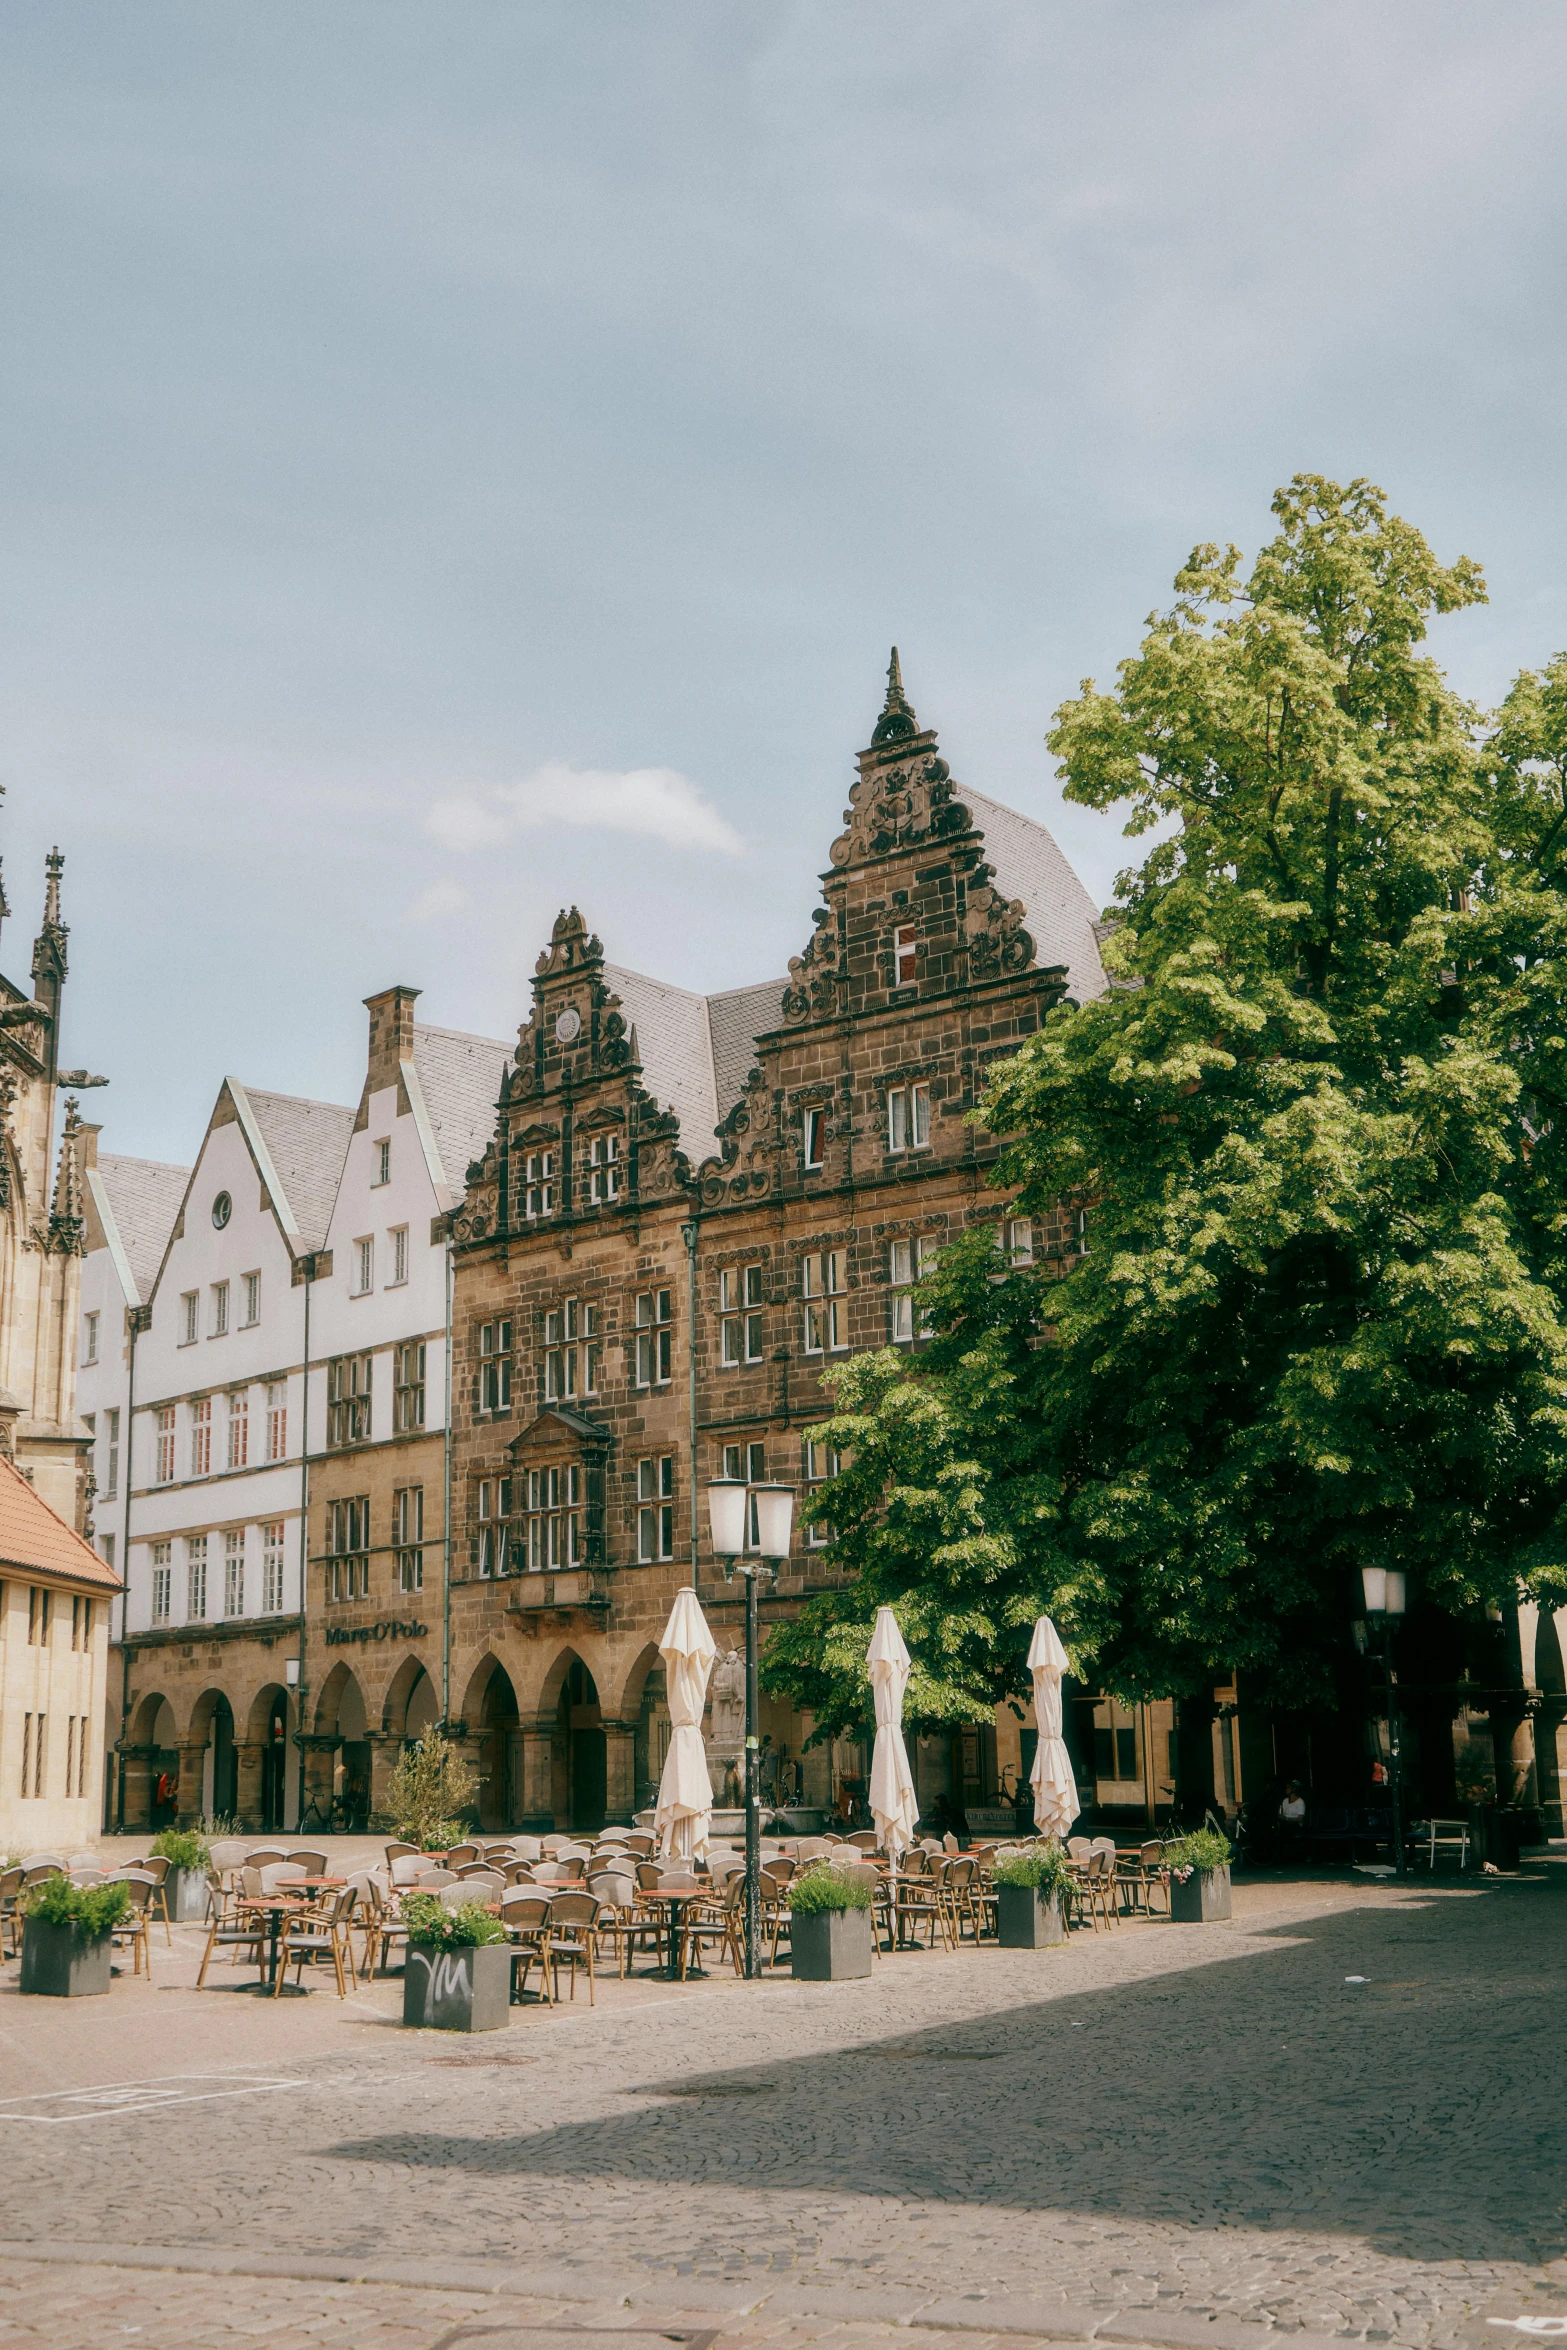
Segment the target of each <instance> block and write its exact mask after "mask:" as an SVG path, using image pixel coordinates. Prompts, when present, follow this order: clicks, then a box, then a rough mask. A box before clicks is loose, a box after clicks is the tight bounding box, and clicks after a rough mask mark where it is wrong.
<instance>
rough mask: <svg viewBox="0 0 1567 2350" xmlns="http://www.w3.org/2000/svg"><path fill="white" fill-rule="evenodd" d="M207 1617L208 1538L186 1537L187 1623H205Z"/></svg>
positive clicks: (202, 1536)
mask: <svg viewBox="0 0 1567 2350" xmlns="http://www.w3.org/2000/svg"><path fill="white" fill-rule="evenodd" d="M206 1617H207V1537H206V1536H205V1534H187V1535H186V1537H185V1621H186V1622H187V1624H201V1623H205V1621H206Z"/></svg>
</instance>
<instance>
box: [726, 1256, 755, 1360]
mask: <svg viewBox="0 0 1567 2350" xmlns="http://www.w3.org/2000/svg"><path fill="white" fill-rule="evenodd" d="M761 1303H762V1268H761V1266H760V1265H745V1266H743V1267H742V1266H736V1267H735V1268H734V1269H733V1270H731V1271H729V1272H724V1273H720V1274H719V1276H718V1312H719V1324H718V1330H719V1359H720V1361H721V1362H722V1363H723V1364H724V1366H725V1368H726V1369H727V1368H730V1367H731V1366H732V1365H734V1364H735V1363H759V1362H760V1361H761V1359H762V1316H761V1313H760V1311H759V1310H758V1309H759V1308H760V1306H761Z"/></svg>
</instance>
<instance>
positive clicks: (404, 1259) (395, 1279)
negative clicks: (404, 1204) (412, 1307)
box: [386, 1224, 408, 1289]
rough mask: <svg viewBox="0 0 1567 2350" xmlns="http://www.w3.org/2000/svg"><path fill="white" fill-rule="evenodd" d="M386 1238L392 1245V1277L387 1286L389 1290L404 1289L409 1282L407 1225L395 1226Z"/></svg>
mask: <svg viewBox="0 0 1567 2350" xmlns="http://www.w3.org/2000/svg"><path fill="white" fill-rule="evenodd" d="M386 1237H387V1239H388V1240H389V1241H390V1242H391V1244H392V1277H391V1279H390V1281H388V1283H387V1285H386V1286H387V1288H388V1289H403V1288H405V1287H406V1286H407V1281H408V1227H407V1225H406V1224H394V1225H393V1226H392V1228H391V1230H390V1231H389V1232H388V1233H387V1236H386Z"/></svg>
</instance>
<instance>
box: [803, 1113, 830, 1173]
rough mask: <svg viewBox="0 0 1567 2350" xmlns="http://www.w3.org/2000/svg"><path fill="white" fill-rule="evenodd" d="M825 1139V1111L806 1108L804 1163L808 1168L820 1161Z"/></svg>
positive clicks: (818, 1163)
mask: <svg viewBox="0 0 1567 2350" xmlns="http://www.w3.org/2000/svg"><path fill="white" fill-rule="evenodd" d="M826 1140H827V1112H826V1111H825V1110H807V1111H806V1113H805V1164H806V1166H807V1167H808V1168H812V1167H819V1166H820V1165H821V1163H822V1147H823V1145H824V1144H825V1142H826Z"/></svg>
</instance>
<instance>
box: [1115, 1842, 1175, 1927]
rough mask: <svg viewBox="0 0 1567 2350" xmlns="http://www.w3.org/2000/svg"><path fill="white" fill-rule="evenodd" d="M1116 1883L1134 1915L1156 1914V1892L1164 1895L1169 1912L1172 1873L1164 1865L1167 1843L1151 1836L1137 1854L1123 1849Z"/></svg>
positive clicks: (1117, 1868) (1146, 1916) (1146, 1915)
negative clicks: (1154, 1906) (1154, 1903)
mask: <svg viewBox="0 0 1567 2350" xmlns="http://www.w3.org/2000/svg"><path fill="white" fill-rule="evenodd" d="M1115 1881H1116V1886H1117V1888H1118V1890H1119V1892H1120V1895H1121V1901H1122V1904H1123V1907H1124V1908H1125V1909H1126V1910H1127V1912H1128V1914H1129V1915H1130V1916H1132V1917H1145V1918H1151V1917H1152V1916H1153V1914H1154V1908H1153V1897H1154V1895H1155V1893H1158V1892H1162V1893H1163V1895H1164V1907H1165V1911H1166V1914H1168V1912H1169V1907H1170V1872H1169V1870H1168V1869H1167V1868H1166V1867H1165V1865H1164V1846H1163V1845H1162V1844H1161V1843H1160V1842H1159V1840H1158V1838H1157V1837H1154V1838H1151V1839H1150V1841H1149V1842H1148V1843H1146V1844H1145V1845H1143V1846H1142V1848H1141V1849H1140V1851H1138V1852H1137V1853H1136V1854H1135V1855H1134V1854H1132V1853H1129V1852H1123V1853H1122V1854H1121V1855H1120V1857H1119V1859H1118V1860H1117V1862H1116V1870H1115Z"/></svg>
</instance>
